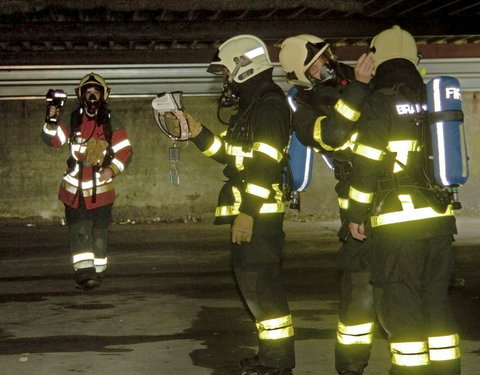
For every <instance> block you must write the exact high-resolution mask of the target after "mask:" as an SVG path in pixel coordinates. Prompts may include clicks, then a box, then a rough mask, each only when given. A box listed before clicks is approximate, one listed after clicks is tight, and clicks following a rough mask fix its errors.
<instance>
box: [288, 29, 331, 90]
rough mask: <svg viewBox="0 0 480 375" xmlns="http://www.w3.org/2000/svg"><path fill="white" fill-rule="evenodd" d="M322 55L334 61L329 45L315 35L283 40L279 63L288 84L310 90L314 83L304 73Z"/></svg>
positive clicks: (297, 36) (302, 35)
mask: <svg viewBox="0 0 480 375" xmlns="http://www.w3.org/2000/svg"><path fill="white" fill-rule="evenodd" d="M323 54H326V55H327V57H328V58H329V59H330V60H335V57H334V56H333V53H332V51H331V49H330V45H329V44H328V43H327V42H325V41H324V40H323V39H322V38H319V37H317V36H315V35H310V34H300V35H296V36H292V37H290V38H287V39H285V40H284V41H283V42H282V44H281V45H280V53H279V61H280V65H281V66H282V68H283V70H284V71H285V73H286V74H287V81H288V83H290V84H293V85H297V86H301V87H305V88H307V89H310V88H312V87H313V85H314V83H313V82H312V81H311V80H309V79H308V78H307V76H306V74H305V73H306V71H307V70H308V68H310V66H311V65H312V64H313V63H314V62H315V61H316V60H317V59H318V58H319V57H320V56H322V55H323Z"/></svg>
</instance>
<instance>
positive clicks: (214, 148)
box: [203, 136, 222, 156]
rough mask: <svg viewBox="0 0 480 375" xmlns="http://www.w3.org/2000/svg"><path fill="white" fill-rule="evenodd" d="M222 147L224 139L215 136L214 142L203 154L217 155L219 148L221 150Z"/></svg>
mask: <svg viewBox="0 0 480 375" xmlns="http://www.w3.org/2000/svg"><path fill="white" fill-rule="evenodd" d="M220 147H222V141H221V139H220V138H218V137H217V136H215V137H214V138H213V143H212V144H211V145H210V147H209V148H207V149H206V150H205V151H203V154H204V155H207V156H212V155H215V154H216V153H217V152H218V150H220Z"/></svg>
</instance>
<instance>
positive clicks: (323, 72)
mask: <svg viewBox="0 0 480 375" xmlns="http://www.w3.org/2000/svg"><path fill="white" fill-rule="evenodd" d="M323 58H324V59H325V60H326V61H325V63H324V64H323V66H322V67H321V68H320V70H318V72H316V73H315V74H314V75H312V74H311V73H310V72H309V71H308V70H307V72H306V74H305V76H306V77H307V79H308V80H309V81H310V82H312V84H313V85H315V84H317V83H325V82H329V81H333V80H334V79H335V77H336V76H337V72H336V70H337V64H336V61H334V60H332V59H330V58H328V57H325V56H323Z"/></svg>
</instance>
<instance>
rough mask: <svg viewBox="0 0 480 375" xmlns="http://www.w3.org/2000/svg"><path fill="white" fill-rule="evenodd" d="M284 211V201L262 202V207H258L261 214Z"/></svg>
mask: <svg viewBox="0 0 480 375" xmlns="http://www.w3.org/2000/svg"><path fill="white" fill-rule="evenodd" d="M280 212H285V203H283V202H280V203H264V204H262V207H260V213H261V214H274V213H280Z"/></svg>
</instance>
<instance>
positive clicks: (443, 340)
mask: <svg viewBox="0 0 480 375" xmlns="http://www.w3.org/2000/svg"><path fill="white" fill-rule="evenodd" d="M459 344H460V338H459V336H458V334H453V335H447V336H436V337H429V338H428V346H429V348H430V360H431V361H451V360H454V359H458V358H460V348H459V347H458V345H459Z"/></svg>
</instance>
